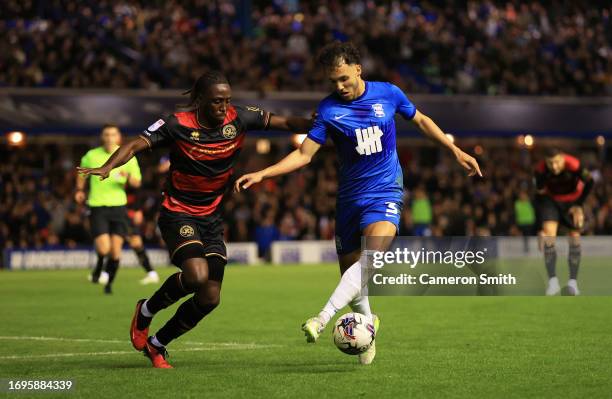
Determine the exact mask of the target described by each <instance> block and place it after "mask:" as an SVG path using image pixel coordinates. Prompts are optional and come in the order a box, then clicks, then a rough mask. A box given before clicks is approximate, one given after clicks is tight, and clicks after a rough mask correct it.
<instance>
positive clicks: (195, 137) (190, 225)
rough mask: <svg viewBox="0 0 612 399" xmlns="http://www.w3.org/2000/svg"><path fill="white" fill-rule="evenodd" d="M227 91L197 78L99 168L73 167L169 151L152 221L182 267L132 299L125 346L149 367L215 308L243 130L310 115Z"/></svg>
mask: <svg viewBox="0 0 612 399" xmlns="http://www.w3.org/2000/svg"><path fill="white" fill-rule="evenodd" d="M231 94H232V92H231V88H230V85H229V83H228V81H227V79H226V78H225V77H224V76H223V75H222V74H221V73H219V72H209V73H207V74H205V75H202V76H201V77H200V78H199V79H198V80H197V81H196V83H195V84H194V86H193V88H192V89H191V91H190V101H189V104H187V105H186V106H182V107H180V108H179V112H176V113H174V114H172V115H170V116H168V117H165V118H162V119H159V120H158V121H157V122H155V123H153V124H152V125H151V126H149V127H148V128H147V129H146V130H145V131H144V133H143V134H142V135H140V137H139V138H137V139H135V140H133V141H131V142H129V143H127V144H126V145H123V146H121V147H120V148H119V149H118V150H117V151H116V152H115V153H114V154H113V155H112V156H111V158H109V160H108V161H107V162H106V163H105V164H104V165H103V166H102V167H100V168H93V169H87V168H85V169H83V168H79V172H80V173H84V174H86V175H87V174H92V175H99V176H100V178H106V177H107V176H108V174H109V171H111V170H112V169H113V168H115V167H117V166H119V165H122V164H124V163H125V162H127V161H128V160H129V159H130V158H132V157H133V156H134V155H135V154H136V153H138V152H139V151H143V150H145V149H148V148H153V147H168V148H169V149H170V165H171V166H170V171H169V178H168V187H167V189H166V191H165V198H164V200H163V203H162V209H161V211H160V216H159V220H158V224H159V228H160V230H161V233H162V236H163V239H164V241H165V242H166V245H167V247H168V251H169V253H170V259H171V261H172V263H173V264H174V265H176V266H178V267H179V268H180V269H181V272H179V273H176V274H174V275H172V276H170V277H169V278H168V279H167V280H166V281H165V282H164V283H163V284H162V286H161V287H160V288H159V289H158V290H157V291H156V292H155V293H154V294H153V296H152V297H151V298H149V299H148V300H145V299H141V300H139V301H138V303H137V304H136V311H135V313H134V316H133V318H132V324H131V327H130V338H131V341H132V345H133V346H134V348H136V349H137V350H139V351H143V352H144V353H145V355H146V356H147V357H149V359H150V360H151V363H152V364H153V367H155V368H171V367H172V366H170V365H169V364H168V362H167V361H166V355H167V352H166V348H165V347H166V345H168V344H169V343H170V341H172V340H173V339H175V338H177V337H179V336H181V335H182V334H184V333H186V332H187V331H189V330H191V329H192V328H193V327H195V326H196V324H198V322H199V321H200V320H202V319H203V318H204V317H205V316H206V315H207V314H209V313H210V312H212V311H213V310H214V309H215V308H216V307H217V305H219V300H220V293H221V283H222V281H223V273H224V269H225V264H226V263H227V258H226V248H225V244H224V242H223V226H222V220H221V213H220V212H219V204H220V203H221V200H222V199H223V196H224V193H225V191H226V189H227V188H228V187H229V186H231V177H232V173H233V166H234V163H235V160H236V158H237V156H238V154H239V153H240V149H241V147H242V144H243V142H244V139H245V133H246V132H247V131H249V130H264V129H268V128H270V129H276V130H288V131H294V132H306V131H308V129H309V128H310V126H311V121H310V120H309V119H305V118H299V117H281V116H276V115H272V114H271V113H269V112H266V111H263V110H261V109H259V108H256V107H241V106H233V105H231ZM181 108H182V109H181ZM190 294H193V295H192V296H191V297H190V298H189V299H187V300H186V301H184V302H183V303H182V304H181V305H180V306H179V308H178V309H177V311H176V313H175V314H174V316H172V318H171V319H170V320H168V322H166V324H165V325H164V326H163V327H162V328H161V329H160V330H159V331H158V332H157V333H156V334H155V335H153V336H151V337H148V332H149V325H150V323H151V320H152V318H153V316H154V315H155V313H157V312H159V311H160V310H162V309H165V308H167V307H168V306H170V305H172V304H173V303H175V302H177V301H178V300H179V299H181V298H183V297H184V296H187V295H190ZM147 337H148V338H147Z"/></svg>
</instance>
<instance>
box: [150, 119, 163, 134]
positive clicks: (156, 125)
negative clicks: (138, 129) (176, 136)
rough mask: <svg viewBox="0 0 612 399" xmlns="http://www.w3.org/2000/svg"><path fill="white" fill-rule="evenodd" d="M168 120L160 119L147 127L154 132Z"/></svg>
mask: <svg viewBox="0 0 612 399" xmlns="http://www.w3.org/2000/svg"><path fill="white" fill-rule="evenodd" d="M165 123H166V122H164V121H163V119H159V120H158V121H157V122H155V123H154V124H152V125H151V126H149V127H148V128H147V130H148V131H150V132H154V131H156V130H157V129H159V128H160V127H162V126H163V125H164V124H165Z"/></svg>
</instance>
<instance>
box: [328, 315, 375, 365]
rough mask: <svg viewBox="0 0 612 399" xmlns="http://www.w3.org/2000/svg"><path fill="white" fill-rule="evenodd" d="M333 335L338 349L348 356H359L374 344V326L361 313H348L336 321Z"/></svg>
mask: <svg viewBox="0 0 612 399" xmlns="http://www.w3.org/2000/svg"><path fill="white" fill-rule="evenodd" d="M332 335H333V337H334V344H336V346H337V347H338V349H340V350H341V351H342V352H344V353H346V354H348V355H358V354H360V353H363V352H365V351H367V350H368V349H369V348H370V346H371V345H372V342H374V338H375V334H374V325H373V324H372V320H371V319H370V318H369V317H367V316H365V315H362V314H361V313H347V314H344V315H342V316H340V318H339V319H338V320H337V321H336V324H335V325H334V329H333V331H332Z"/></svg>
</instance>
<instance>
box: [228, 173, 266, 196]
mask: <svg viewBox="0 0 612 399" xmlns="http://www.w3.org/2000/svg"><path fill="white" fill-rule="evenodd" d="M262 180H263V175H262V174H261V173H260V172H254V173H247V174H246V175H243V176H242V177H240V178H239V179H238V180H236V183H234V192H236V193H239V192H240V190H246V189H247V188H249V187H251V186H252V185H253V184H257V183H259V182H261V181H262Z"/></svg>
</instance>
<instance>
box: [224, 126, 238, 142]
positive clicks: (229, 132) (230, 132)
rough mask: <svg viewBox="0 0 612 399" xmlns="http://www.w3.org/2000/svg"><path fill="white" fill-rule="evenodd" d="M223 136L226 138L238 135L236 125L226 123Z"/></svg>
mask: <svg viewBox="0 0 612 399" xmlns="http://www.w3.org/2000/svg"><path fill="white" fill-rule="evenodd" d="M222 133H223V137H225V138H226V139H233V138H234V137H236V126H234V125H232V124H229V125H225V126H223V130H222Z"/></svg>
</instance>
